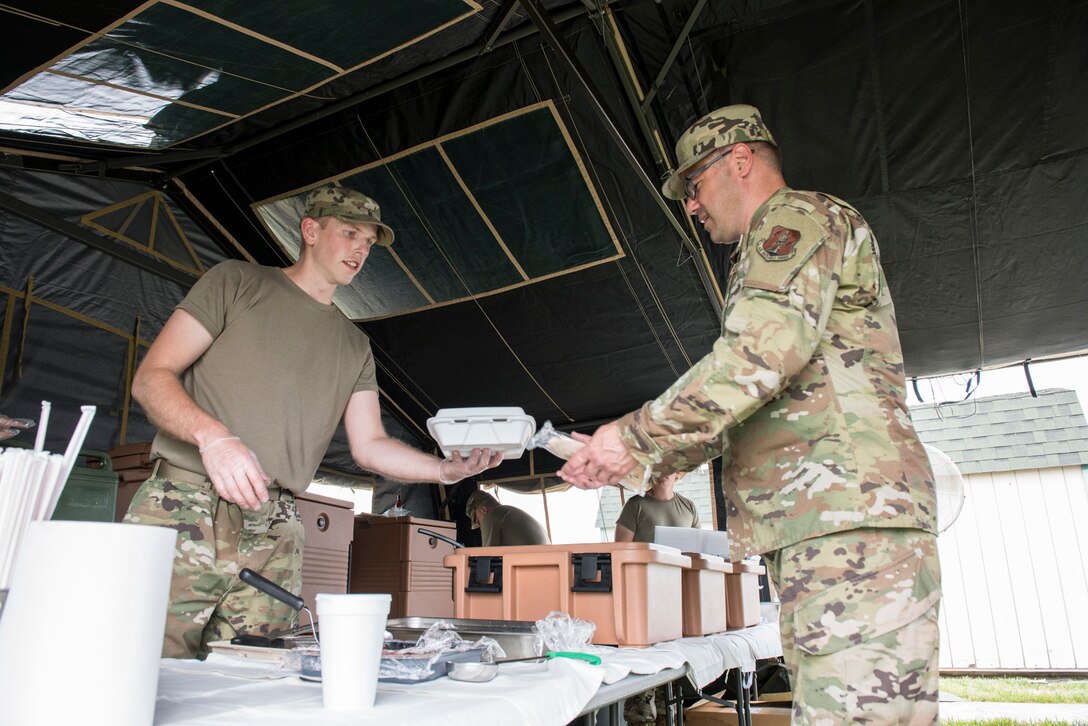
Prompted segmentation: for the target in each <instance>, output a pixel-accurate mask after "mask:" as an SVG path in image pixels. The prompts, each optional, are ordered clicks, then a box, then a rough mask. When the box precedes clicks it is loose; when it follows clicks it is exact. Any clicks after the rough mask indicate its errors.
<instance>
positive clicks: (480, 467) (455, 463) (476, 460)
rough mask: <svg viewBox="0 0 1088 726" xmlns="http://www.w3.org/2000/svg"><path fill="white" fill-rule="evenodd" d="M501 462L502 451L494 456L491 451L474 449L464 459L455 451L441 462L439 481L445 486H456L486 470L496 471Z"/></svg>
mask: <svg viewBox="0 0 1088 726" xmlns="http://www.w3.org/2000/svg"><path fill="white" fill-rule="evenodd" d="M500 462H502V452H501V451H498V452H495V453H494V454H492V453H491V449H473V450H472V453H470V454H469V455H468V458H462V457H461V452H460V451H455V452H453V455H452V456H451V457H450V458H448V459H443V460H442V461H441V462H439V464H438V480H439V481H441V482H442V483H443V484H456V483H457V482H459V481H461V480H462V479H467V478H468V477H470V476H476V475H477V474H479V473H480V472H481V471H484V470H486V469H494V468H495V467H496V466H498V465H499V463H500Z"/></svg>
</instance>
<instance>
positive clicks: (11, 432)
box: [0, 413, 35, 441]
mask: <svg viewBox="0 0 1088 726" xmlns="http://www.w3.org/2000/svg"><path fill="white" fill-rule="evenodd" d="M34 426H35V421H34V419H32V418H11V417H10V416H5V415H4V414H2V413H0V441H5V440H6V439H10V438H12V437H13V436H18V435H19V432H20V431H25V430H26V429H29V428H33V427H34Z"/></svg>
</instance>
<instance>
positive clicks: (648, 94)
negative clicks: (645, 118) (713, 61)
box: [642, 0, 706, 113]
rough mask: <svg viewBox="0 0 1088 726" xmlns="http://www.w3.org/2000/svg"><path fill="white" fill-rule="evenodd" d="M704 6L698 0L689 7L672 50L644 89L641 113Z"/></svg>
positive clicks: (659, 85) (669, 67) (655, 91)
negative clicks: (648, 85)
mask: <svg viewBox="0 0 1088 726" xmlns="http://www.w3.org/2000/svg"><path fill="white" fill-rule="evenodd" d="M705 7H706V0H699V2H697V3H695V7H694V8H692V9H691V15H690V16H689V17H688V21H687V22H686V23H684V29H683V30H681V31H680V37H678V38H677V39H676V42H675V43H673V45H672V50H670V51H669V55H668V56H666V58H665V62H664V63H663V64H662V65H661V70H660V71H659V72H658V74H657V78H655V79H654V82H653V85H651V86H650V90H648V91H646V98H644V99H642V113H648V112H649V110H650V102H651V101H653V100H654V96H656V95H657V91H658V89H660V88H661V84H662V83H664V82H665V76H667V75H668V74H669V71H670V70H672V64H673V63H675V62H676V56H678V55H680V49H681V48H683V47H684V43H686V42H687V40H688V36H689V35H691V29H692V28H694V27H695V21H696V20H698V19H699V15H700V13H702V12H703V8H705Z"/></svg>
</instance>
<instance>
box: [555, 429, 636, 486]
mask: <svg viewBox="0 0 1088 726" xmlns="http://www.w3.org/2000/svg"><path fill="white" fill-rule="evenodd" d="M571 435H572V436H573V437H574V438H575V439H577V440H578V441H582V442H584V443H585V446H583V447H582V448H581V449H579V450H578V451H576V452H575V453H574V455H573V456H571V457H570V459H568V460H567V463H566V464H564V465H563V467H562V468H561V469H560V470H559V472H558V473H559V476H560V477H562V478H563V480H564V481H565V482H567V483H568V484H572V485H574V486H576V487H578V488H579V489H600V488H601V487H603V486H605V485H608V484H615V483H616V482H618V481H619V480H620V479H622V478H623V477H624V476H625V475H626V474H627V473H628V472H630V471H631V470H632V469H634V468H635V467H636V466H638V462H637V461H636V460H635V459H634V457H632V456H631V455H630V454H629V453H627V448H626V447H625V446H624V445H623V439H622V438H621V437H620V427H619V425H618V424H616V422H615V421H613V422H612V423H609V424H605V425H604V426H601V427H600V428H599V429H597V431H596V432H594V434H593V436H586V435H585V434H581V433H578V432H575V433H573V434H571Z"/></svg>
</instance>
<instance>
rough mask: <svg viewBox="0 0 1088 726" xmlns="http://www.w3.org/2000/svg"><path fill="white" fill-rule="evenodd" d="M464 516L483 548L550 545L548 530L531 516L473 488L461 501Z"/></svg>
mask: <svg viewBox="0 0 1088 726" xmlns="http://www.w3.org/2000/svg"><path fill="white" fill-rule="evenodd" d="M465 515H466V516H467V517H468V518H469V519H470V520H471V521H472V528H473V529H479V530H480V536H481V539H482V540H483V546H484V547H508V546H511V545H546V544H551V540H549V539H548V533H547V532H545V531H544V528H543V527H541V526H540V522H537V521H536V520H535V519H533V517H532V515H530V514H529V513H528V512H525V511H523V510H521V509H518V508H517V507H512V506H510V505H509V504H499V500H498V499H496V498H495V497H493V496H491V495H490V494H488V493H487V492H485V491H482V490H478V491H474V492H473V493H472V494H470V495H469V498H468V502H466V503H465Z"/></svg>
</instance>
